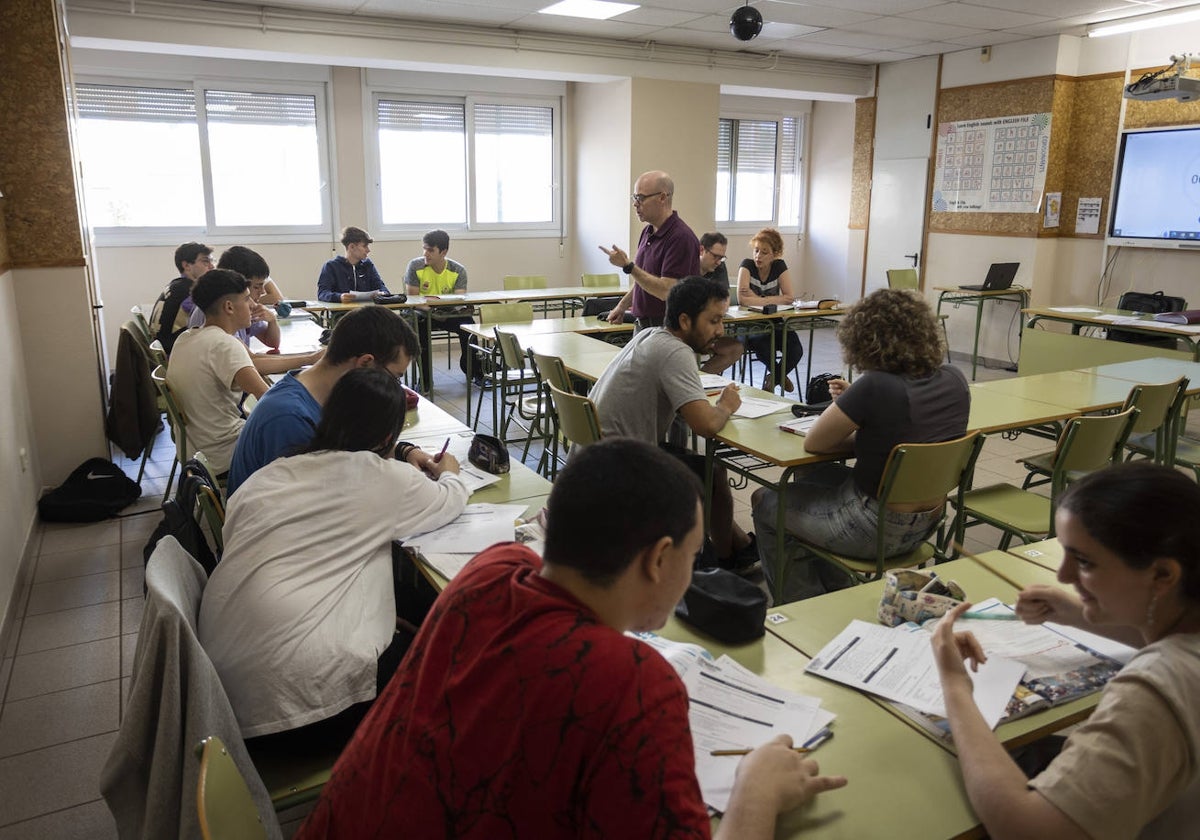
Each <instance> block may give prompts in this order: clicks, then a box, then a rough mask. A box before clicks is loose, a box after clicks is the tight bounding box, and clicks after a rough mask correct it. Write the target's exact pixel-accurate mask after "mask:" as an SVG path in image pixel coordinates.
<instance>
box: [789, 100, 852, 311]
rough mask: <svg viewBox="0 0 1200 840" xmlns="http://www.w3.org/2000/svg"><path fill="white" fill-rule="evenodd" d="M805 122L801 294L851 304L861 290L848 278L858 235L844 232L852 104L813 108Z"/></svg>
mask: <svg viewBox="0 0 1200 840" xmlns="http://www.w3.org/2000/svg"><path fill="white" fill-rule="evenodd" d="M809 119H810V121H811V125H812V132H811V133H810V135H809V136H810V142H809V146H808V215H807V225H806V227H807V230H806V233H805V246H804V247H803V248H801V249H800V253H799V256H800V257H801V259H800V261H799V262H798V263H797V264H798V265H800V266H801V269H802V270H801V272H800V277H801V278H802V281H803V290H807V291H809V292H811V293H812V295H813V296H814V297H832V296H833V295H838V296H840V297H841V298H842V299H843V300H852V299H853V298H855V297H857V296H858V287H859V275H858V274H853V275H851V274H849V273H848V272H847V257H848V255H849V247H850V238H851V237H850V234H851V233H854V232H856V231H851V230H850V229H849V228H848V227H847V220H848V219H849V218H850V189H849V185H850V168H851V164H852V163H853V157H854V104H853V103H850V102H814V103H813V110H812V114H811V116H810V117H809ZM788 259H789V260H790V255H789V257H788ZM789 264H791V263H790V262H789ZM793 274H795V272H793ZM796 291H797V292H800V291H802V290H801V289H796Z"/></svg>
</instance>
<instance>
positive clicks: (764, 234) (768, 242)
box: [750, 228, 783, 254]
mask: <svg viewBox="0 0 1200 840" xmlns="http://www.w3.org/2000/svg"><path fill="white" fill-rule="evenodd" d="M756 245H765V246H766V247H768V248H770V249H771V253H773V254H782V253H783V237H782V236H780V235H779V231H777V230H775V228H763V229H762V230H760V231H759V232H758V233H756V234H754V238H753V239H751V240H750V247H751V248H753V247H755V246H756Z"/></svg>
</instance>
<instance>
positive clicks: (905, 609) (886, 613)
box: [879, 569, 967, 627]
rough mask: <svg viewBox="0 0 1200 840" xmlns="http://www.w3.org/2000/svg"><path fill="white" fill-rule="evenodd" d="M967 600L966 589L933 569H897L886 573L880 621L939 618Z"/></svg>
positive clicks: (898, 622) (891, 623)
mask: <svg viewBox="0 0 1200 840" xmlns="http://www.w3.org/2000/svg"><path fill="white" fill-rule="evenodd" d="M966 599H967V595H966V593H965V592H963V588H962V587H961V586H959V585H958V584H957V583H955V582H954V581H952V580H948V579H946V578H941V577H938V576H937V575H936V574H934V573H932V572H922V571H917V570H916V569H896V570H893V571H890V572H887V573H886V574H885V575H884V583H883V596H882V597H881V598H880V599H879V623H880V624H886V625H888V626H889V627H896V626H898V625H901V624H904V623H905V622H906V621H915V622H917V623H918V624H920V623H921V622H923V621H928V620H929V619H931V618H940V617H941V616H943V615H945V614H946V613H948V612H949V611H950V610H952V609H953V608H954V607H956V606H958V605H959V604H961V603H962V602H963V601H965V600H966Z"/></svg>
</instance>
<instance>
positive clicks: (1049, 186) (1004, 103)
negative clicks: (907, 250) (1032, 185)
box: [929, 76, 1070, 236]
mask: <svg viewBox="0 0 1200 840" xmlns="http://www.w3.org/2000/svg"><path fill="white" fill-rule="evenodd" d="M1054 88H1055V79H1054V78H1053V77H1049V76H1048V77H1044V78H1038V79H1019V80H1015V81H1011V82H998V83H993V84H985V85H970V86H967V87H957V88H946V89H944V90H942V92H941V95H940V98H939V101H938V113H937V119H936V123H937V124H938V125H939V126H940V125H942V124H943V123H957V122H963V121H969V120H989V119H996V118H999V117H1015V116H1020V115H1022V114H1043V113H1049V114H1050V115H1051V125H1052V126H1053V129H1052V131H1051V134H1050V148H1049V163H1048V165H1047V168H1046V181H1045V190H1046V191H1047V192H1057V191H1060V190H1061V177H1062V176H1061V168H1060V167H1059V166H1058V164H1059V161H1060V160H1061V158H1062V157H1063V156H1064V155H1065V151H1066V148H1065V147H1066V144H1065V141H1064V137H1065V136H1069V132H1064V131H1063V130H1062V128H1063V124H1064V123H1066V124H1068V125H1069V123H1070V114H1069V111H1064V110H1063V109H1062V108H1058V109H1056V108H1055V107H1054V106H1055V99H1056V98H1055V89H1054ZM1041 225H1042V216H1041V214H1040V213H981V212H937V211H935V210H932V209H931V210H930V213H929V229H930V231H933V232H938V233H982V234H989V235H992V236H1004V235H1009V236H1037V235H1038V233H1039V231H1040V230H1041Z"/></svg>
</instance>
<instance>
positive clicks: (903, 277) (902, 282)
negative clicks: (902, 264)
mask: <svg viewBox="0 0 1200 840" xmlns="http://www.w3.org/2000/svg"><path fill="white" fill-rule="evenodd" d="M887 281H888V288H889V289H918V288H920V286H921V281H920V280H919V279H918V278H917V270H916V269H915V268H889V269H888V270H887Z"/></svg>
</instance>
